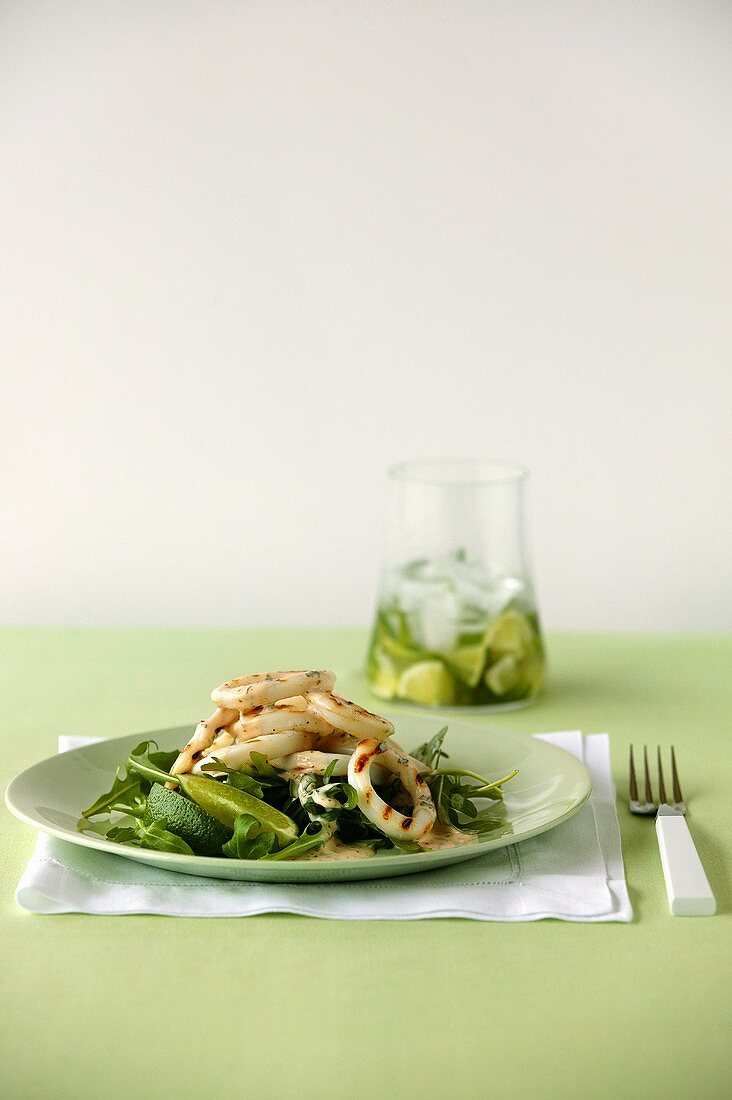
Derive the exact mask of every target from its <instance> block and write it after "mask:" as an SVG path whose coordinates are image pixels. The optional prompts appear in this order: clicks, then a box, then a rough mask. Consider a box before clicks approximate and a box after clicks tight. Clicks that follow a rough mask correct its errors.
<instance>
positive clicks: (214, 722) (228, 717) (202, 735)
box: [170, 707, 239, 775]
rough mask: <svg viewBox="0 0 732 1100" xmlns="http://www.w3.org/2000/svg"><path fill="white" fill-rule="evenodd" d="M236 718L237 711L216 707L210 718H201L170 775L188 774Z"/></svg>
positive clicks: (179, 754)
mask: <svg viewBox="0 0 732 1100" xmlns="http://www.w3.org/2000/svg"><path fill="white" fill-rule="evenodd" d="M238 717H239V715H238V713H237V711H235V710H228V709H226V708H225V707H218V709H217V710H215V711H214V712H213V714H212V715H211V717H210V718H202V719H201V721H200V722H199V723H198V725H197V726H196V728H195V730H194V733H193V737H191V739H190V741H189V742H188V744H187V745H185V747H184V748H182V749H181V751H180V752H179V753H178V757H177V759H176V761H175V763H174V764H173V767H172V768H171V769H170V774H171V775H182V774H183V773H184V772H189V771H190V770H191V768H192V767H193V765H194V764H195V762H196V760H198V759H199V758H200V757H201V756H203V754H204V753H205V751H206V749H208V748H209V746H210V745H211V744H213V741H214V739H215V738H216V737H217V736H218V735H219V734H221V732H222V731H223V730H224V729H225V728H226V727H227V726H230V725H231V723H232V722H234V721H235V720H236V719H237V718H238Z"/></svg>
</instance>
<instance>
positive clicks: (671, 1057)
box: [0, 630, 732, 1100]
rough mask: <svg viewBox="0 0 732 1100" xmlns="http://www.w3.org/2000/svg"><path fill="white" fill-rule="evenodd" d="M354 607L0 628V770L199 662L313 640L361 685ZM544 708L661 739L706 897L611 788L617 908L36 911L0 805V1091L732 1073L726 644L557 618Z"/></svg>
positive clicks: (114, 715) (731, 757) (568, 1090)
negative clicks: (237, 913) (322, 915)
mask: <svg viewBox="0 0 732 1100" xmlns="http://www.w3.org/2000/svg"><path fill="white" fill-rule="evenodd" d="M364 645H365V636H364V634H363V633H361V632H358V631H344V630H337V631H325V630H308V631H282V630H278V631H247V632H235V631H215V632H214V631H172V630H130V631H123V630H120V631H116V630H93V631H81V630H12V631H11V630H8V631H3V632H2V633H0V670H1V673H0V691H1V692H2V695H1V700H2V711H1V713H2V733H1V734H0V736H1V737H2V744H1V747H2V753H0V770H1V772H2V775H1V778H2V783H3V787H4V786H5V785H6V784H7V782H8V781H9V780H10V779H11V778H12V776H13V775H14V774H15V773H16V772H18V771H20V770H21V769H23V768H25V767H27V766H28V765H29V764H31V763H33V762H34V761H36V760H40V759H41V758H42V757H44V756H47V755H49V754H51V753H53V752H55V750H56V738H57V735H58V734H59V733H64V732H66V733H79V734H88V735H96V736H100V735H101V736H110V737H113V736H117V735H120V734H124V733H131V732H137V731H144V730H149V729H155V728H156V727H157V728H160V727H163V726H170V725H175V724H177V723H181V724H183V723H186V722H190V721H191V720H193V719H195V718H197V717H199V716H200V714H201V713H203V710H204V709H205V706H206V700H207V698H208V693H209V691H210V688H211V686H212V685H213V684H215V683H218V682H219V681H220V680H222V679H223V678H224V677H225V676H228V675H234V674H236V673H237V672H240V671H243V670H247V669H255V668H270V667H272V668H288V667H291V668H302V667H310V666H329V667H332V668H334V669H335V670H336V671H337V672H338V674H339V688H341V690H343V692H344V693H346V694H348V695H351V696H355V697H356V698H359V697H361V696H363V697H364V698H367V696H366V694H365V685H364V681H363V678H362V676H361V674H360V672H359V666H360V663H361V658H362V655H363V651H364ZM550 659H551V681H550V687H549V689H548V690H547V693H546V695H545V697H544V698H543V699H542V700H541V701H540V702H539V703H538V704H537V705H536V706H534V707H533V708H532V709H530V710H526V711H520V712H517V713H515V714H510V715H503V716H499V717H497V718H496V719H485V721H494V722H496V723H497V724H500V725H503V726H510V727H512V728H515V729H518V730H522V731H525V732H536V731H539V730H552V729H568V728H577V727H579V728H582V729H583V730H584V731H585V732H597V731H603V730H608V731H609V732H610V733H611V735H612V755H613V765H614V770H615V777H616V782H617V783H618V787H619V789H620V790H621V792H623V791H624V790H625V765H626V756H627V750H628V744H629V742H630V741H631V740H633V741H635V742H636V744H642V743H643V742H644V741H648V743H649V744H650V745H655V744H656V743H657V742H660V743H661V744H662V745H669V744H670V743H671V742H672V741H673V742H674V743H675V745H676V747H677V752H678V754H679V759H680V767H681V775H682V780H683V786H684V793H685V795H686V797H687V800H688V801H689V802H690V803H691V810H692V817H691V818H690V824H691V828H692V830H693V833H694V837H695V839H696V842H697V846H698V848H699V851H700V853H701V856H702V859H703V860H704V863H705V865H706V868H707V872H708V875H709V878H710V881H711V883H712V886H713V888H714V890H715V892H716V895H717V899H718V915H717V916H715V917H711V918H687V919H682V918H672V917H671V916H670V915H669V913H668V909H667V905H666V898H665V893H664V888H663V879H662V875H661V868H660V864H659V859H658V851H657V848H656V841H655V831H654V829H653V826H652V825H651V824H650V823H649V822H644V821H640V820H638V819H634V818H631V817H630V816H629V814H628V812H627V810H626V808H625V803H624V801H622V802H621V808H620V824H621V829H622V834H623V846H624V854H625V860H626V871H627V876H628V883H629V887H630V891H631V899H632V902H633V905H634V908H635V913H636V919H635V922H634V923H633V924H630V925H623V924H608V925H601V924H600V925H597V924H561V923H558V922H551V921H545V922H540V923H536V924H482V923H476V922H471V921H455V920H436V921H421V922H410V923H408V924H404V923H361V922H358V923H356V922H353V923H345V922H344V923H341V922H335V921H334V922H330V921H319V920H313V919H307V918H301V917H290V916H273V917H266V916H263V917H254V918H250V919H246V920H208V921H204V920H189V919H170V918H160V917H145V916H137V917H108V918H102V917H89V916H57V917H39V916H32V915H29V914H27V913H24V912H22V911H21V910H19V909H18V908H17V907H16V905H15V902H14V900H13V892H14V889H15V885H16V883H17V881H18V878H19V877H20V874H21V871H22V869H23V867H24V865H25V862H26V860H27V859H28V857H29V855H30V854H31V851H32V849H33V846H34V843H35V836H34V834H33V832H32V830H31V829H29V828H28V827H27V826H24V825H21V823H20V822H17V821H15V820H14V819H12V818H11V817H10V815H9V814H8V813H7V811H6V810H3V811H2V814H1V815H0V816H1V820H2V928H0V976H1V977H0V988H1V989H2V993H1V994H0V996H1V997H2V1018H1V1019H0V1024H1V1025H2V1032H1V1034H0V1096H2V1097H6V1096H7V1097H11V1096H12V1097H29V1098H33V1100H35V1098H40V1097H43V1098H45V1097H49V1098H52V1100H61V1098H66V1097H69V1098H73V1100H78V1098H81V1097H88V1098H89V1100H97V1098H103V1100H116V1098H120V1100H121V1098H124V1100H129V1097H135V1098H140V1100H144V1098H147V1097H150V1098H154V1100H168V1098H169V1097H194V1096H209V1095H210V1096H218V1097H222V1098H223V1097H230V1096H242V1097H252V1098H257V1100H260V1098H261V1100H270V1098H273V1100H274V1098H277V1100H285V1098H289V1097H292V1098H298V1100H310V1098H316V1097H317V1098H318V1100H329V1098H331V1097H342V1096H350V1097H354V1098H358V1100H360V1098H361V1097H366V1096H370V1095H376V1096H379V1097H381V1098H383V1100H391V1098H392V1097H394V1098H396V1097H410V1096H419V1097H422V1098H426V1100H432V1098H442V1097H445V1098H448V1097H449V1098H461V1097H466V1098H467V1097H502V1098H503V1097H522V1098H535V1097H539V1098H544V1097H547V1098H549V1097H551V1098H554V1097H573V1096H583V1097H590V1098H592V1100H595V1098H602V1097H611V1096H612V1097H615V1096H617V1095H624V1096H626V1097H629V1098H632V1097H641V1096H643V1097H652V1098H655V1097H660V1096H665V1097H682V1096H683V1097H687V1096H700V1097H704V1098H705V1100H713V1098H716V1097H722V1096H728V1095H730V1091H731V1089H732V1059H731V1057H730V1027H729V1025H730V1007H731V1004H732V999H731V997H730V989H731V986H732V966H731V962H732V956H731V951H730V948H731V937H730V917H729V914H730V908H731V899H732V884H731V876H730V864H729V855H730V848H731V845H730V841H731V839H732V826H731V823H730V819H731V815H730V803H731V799H732V769H731V767H730V763H731V761H732V728H730V717H731V713H732V710H731V708H730V702H732V699H730V680H731V679H732V676H731V673H732V645H731V644H730V641H729V640H726V639H722V638H680V637H675V638H671V637H638V636H634V637H620V636H617V635H616V636H607V635H572V636H569V635H564V636H557V637H553V638H550Z"/></svg>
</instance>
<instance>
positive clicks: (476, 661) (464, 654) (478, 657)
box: [445, 642, 486, 688]
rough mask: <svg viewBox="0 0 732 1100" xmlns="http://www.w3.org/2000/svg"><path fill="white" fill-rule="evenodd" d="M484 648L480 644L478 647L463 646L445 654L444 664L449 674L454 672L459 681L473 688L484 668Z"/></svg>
mask: <svg viewBox="0 0 732 1100" xmlns="http://www.w3.org/2000/svg"><path fill="white" fill-rule="evenodd" d="M485 657H486V647H485V645H484V644H483V643H482V642H481V643H480V644H479V645H469V646H463V648H462V649H456V650H454V651H453V652H452V653H446V654H445V664H446V665H447V666H448V668H449V669H450V671H451V672H454V673H455V675H456V676H457V677H458V679H459V680H462V681H463V683H464V684H467V685H468V687H471V688H473V687H475V686H476V685H477V684H478V683H479V681H480V677H481V674H482V672H483V668H484V666H485Z"/></svg>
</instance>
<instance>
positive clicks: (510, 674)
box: [485, 653, 521, 695]
mask: <svg viewBox="0 0 732 1100" xmlns="http://www.w3.org/2000/svg"><path fill="white" fill-rule="evenodd" d="M520 679H521V671H520V669H519V665H518V662H517V660H516V658H515V657H513V656H512V655H511V654H510V653H507V654H506V655H505V656H504V657H500V658H499V659H498V660H497V661H496V662H495V664H493V665H491V667H490V668H489V669H488V671H487V672H486V674H485V682H486V684H487V685H488V687H489V688H490V689H491V691H492V692H493V694H494V695H506V694H508V692H509V691H513V689H514V688H515V687H516V685H517V684H518V682H519V680H520Z"/></svg>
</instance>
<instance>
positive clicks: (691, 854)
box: [628, 745, 717, 917]
mask: <svg viewBox="0 0 732 1100" xmlns="http://www.w3.org/2000/svg"><path fill="white" fill-rule="evenodd" d="M657 759H658V795H659V800H658V802H656V801H655V800H654V797H653V787H652V786H651V773H650V769H649V767H648V748H647V746H646V745H644V746H643V799H641V798H639V796H638V780H637V778H636V774H635V760H634V757H633V746H632V745H631V746H630V767H629V783H628V787H629V799H628V802H629V806H630V812H631V813H632V814H639V815H640V816H641V817H652V816H653V815H654V814H655V817H656V837H657V839H658V847H659V850H660V853H661V866H662V867H663V877H664V879H665V881H666V893H667V895H668V904H669V908H670V910H671V912H672V914H673V915H674V916H675V917H708V916H711V915H712V913H714V912H715V910H716V907H717V904H716V902H715V900H714V894H713V893H712V888H711V886H710V885H709V880H708V879H707V876H706V874H705V873H704V868H703V867H702V862H701V860H700V859H699V853H698V852H697V850H696V848H695V847H694V841H693V840H692V838H691V833H690V832H689V826H688V825H687V824H686V821H685V815H686V803H685V802H684V797H683V795H682V793H681V784H680V783H679V773H678V769H677V767H676V753H675V752H674V750H673V747H672V748H671V789H672V794H673V801H672V802H669V801H668V799H667V798H666V785H665V783H664V779H663V764H662V762H661V749H660V746H659V748H658V750H657Z"/></svg>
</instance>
